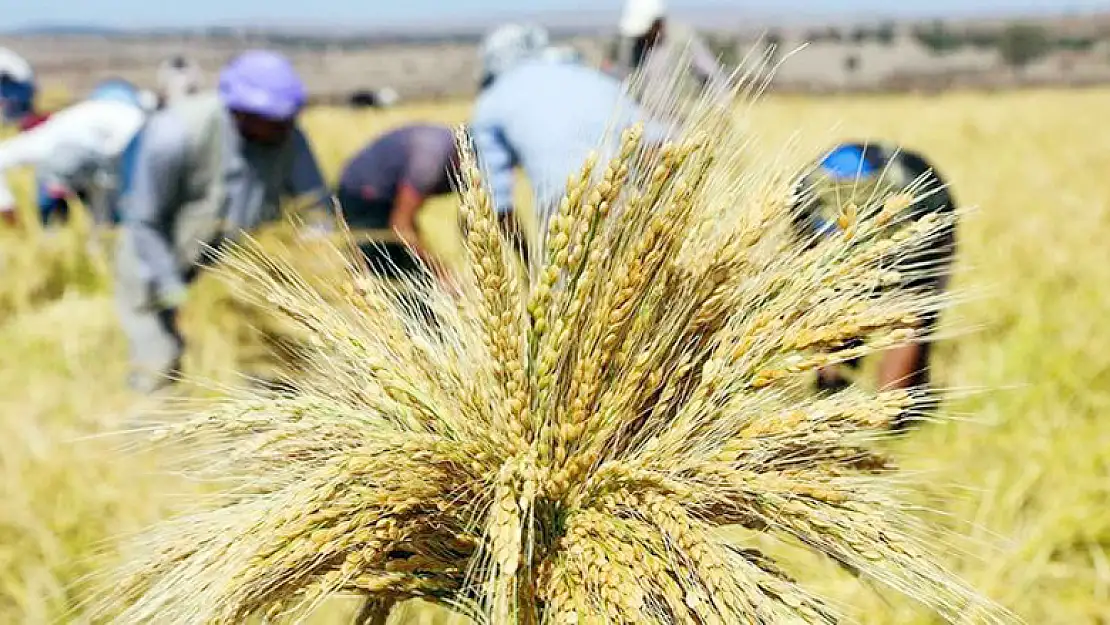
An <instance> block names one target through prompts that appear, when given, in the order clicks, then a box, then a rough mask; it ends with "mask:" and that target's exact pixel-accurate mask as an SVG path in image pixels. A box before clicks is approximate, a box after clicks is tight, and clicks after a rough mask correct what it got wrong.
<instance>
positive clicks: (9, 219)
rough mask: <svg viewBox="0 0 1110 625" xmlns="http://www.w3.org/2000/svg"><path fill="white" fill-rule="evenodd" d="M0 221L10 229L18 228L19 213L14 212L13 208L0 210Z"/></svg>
mask: <svg viewBox="0 0 1110 625" xmlns="http://www.w3.org/2000/svg"><path fill="white" fill-rule="evenodd" d="M0 219H2V220H3V221H4V224H6V225H7V226H9V227H11V228H15V227H18V226H19V213H18V212H17V211H16V210H15V207H14V206H10V207H7V208H0Z"/></svg>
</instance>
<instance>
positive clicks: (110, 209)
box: [0, 80, 147, 225]
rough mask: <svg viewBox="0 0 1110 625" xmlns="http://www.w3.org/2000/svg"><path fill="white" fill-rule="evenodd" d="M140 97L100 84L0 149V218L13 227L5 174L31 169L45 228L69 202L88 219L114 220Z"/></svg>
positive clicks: (143, 112) (140, 112)
mask: <svg viewBox="0 0 1110 625" xmlns="http://www.w3.org/2000/svg"><path fill="white" fill-rule="evenodd" d="M139 94H140V92H139V91H138V90H137V89H136V88H135V87H134V86H133V85H131V84H130V83H127V82H125V81H120V80H109V81H104V82H102V83H101V84H100V85H98V86H97V88H95V89H94V90H93V92H92V93H91V94H90V95H89V97H88V98H87V99H86V100H84V101H82V102H79V103H77V104H75V105H73V106H71V107H69V108H66V109H63V110H62V111H59V112H58V113H55V114H54V115H51V116H50V117H49V118H47V119H46V120H45V121H43V122H42V123H40V124H38V125H36V126H34V127H33V128H31V129H29V130H27V131H25V132H22V133H20V134H19V135H16V136H15V137H13V138H12V139H9V140H8V141H5V142H4V143H2V144H0V215H2V216H3V218H4V220H5V221H6V222H7V223H9V224H10V225H15V224H16V223H17V222H18V217H17V215H18V212H17V211H16V206H15V198H14V196H13V195H12V193H11V191H10V190H9V188H8V186H7V184H5V181H4V174H5V173H6V172H7V170H8V169H10V168H13V167H17V166H20V165H31V166H34V167H35V170H36V172H35V173H36V178H37V183H38V193H39V197H38V205H39V206H38V207H39V210H40V214H41V217H42V219H43V222H44V223H45V222H46V221H47V220H48V219H49V218H50V216H51V214H52V213H54V212H60V213H62V215H63V216H65V215H66V214H67V213H68V200H69V198H70V197H73V196H77V197H80V198H81V199H82V200H83V201H84V202H85V203H86V205H87V206H88V207H89V209H90V210H91V212H92V214H93V217H94V219H95V220H96V221H97V222H99V223H106V222H110V221H114V220H116V219H118V214H119V206H118V204H119V198H120V195H121V194H122V193H123V192H124V190H125V187H126V184H127V172H128V170H129V159H130V157H131V155H132V154H133V152H134V145H135V140H136V137H137V136H138V134H139V131H140V130H141V129H142V127H143V124H144V122H145V121H146V116H147V109H145V108H144V107H143V102H142V100H141V98H140V95H139Z"/></svg>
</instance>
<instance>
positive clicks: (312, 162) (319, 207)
mask: <svg viewBox="0 0 1110 625" xmlns="http://www.w3.org/2000/svg"><path fill="white" fill-rule="evenodd" d="M292 141H293V161H292V163H291V168H290V170H289V174H288V177H287V178H286V180H285V193H286V194H287V195H288V196H289V197H291V198H294V199H297V200H300V201H304V202H306V203H307V204H308V206H307V209H308V211H309V214H310V215H313V217H312V218H311V219H309V220H308V221H309V224H310V225H309V230H308V233H309V236H313V235H315V234H322V233H328V232H331V231H332V230H333V228H334V226H335V220H336V219H337V218H338V214H337V212H336V207H335V205H334V204H333V203H332V202H330V201H329V200H330V198H331V192H330V190H329V189H328V187H327V184H326V183H325V182H324V175H323V174H322V173H321V171H320V164H319V161H318V160H317V159H316V152H315V151H314V150H313V149H312V144H311V142H309V140H308V136H307V135H305V133H304V132H303V131H302V130H301V129H300V128H299V127H298V128H295V129H294V130H293V137H292ZM317 216H321V217H320V218H316V217H317Z"/></svg>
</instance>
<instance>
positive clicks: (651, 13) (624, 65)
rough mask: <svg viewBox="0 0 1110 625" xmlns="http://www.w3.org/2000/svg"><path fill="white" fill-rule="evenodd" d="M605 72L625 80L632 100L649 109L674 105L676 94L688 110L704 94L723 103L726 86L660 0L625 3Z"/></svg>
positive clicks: (709, 55)
mask: <svg viewBox="0 0 1110 625" xmlns="http://www.w3.org/2000/svg"><path fill="white" fill-rule="evenodd" d="M676 68H677V69H679V70H680V71H677V72H676ZM608 71H609V72H610V73H612V74H613V75H615V76H616V77H618V78H621V79H627V80H628V82H629V86H630V87H632V88H633V93H634V94H635V96H636V97H637V99H638V100H639V101H641V102H642V103H644V104H645V105H648V106H650V107H652V108H657V107H659V108H665V107H669V106H673V104H671V103H672V102H674V101H675V100H676V95H677V96H678V97H677V100H678V101H679V103H680V105H685V106H688V105H689V104H691V103H692V102H694V101H696V100H697V99H698V98H699V97H700V96H701V95H702V94H703V93H704V92H705V91H706V90H707V89H708V90H709V92H710V93H714V94H717V95H718V96H719V97H721V98H722V99H723V98H726V96H727V94H728V85H729V83H730V77H729V76H728V74H727V73H726V72H725V70H724V69H722V68H721V65H720V64H719V63H718V62H717V57H716V55H714V54H713V52H712V51H711V50H710V49H709V46H708V45H706V43H705V41H704V40H703V39H702V38H701V37H699V36H698V33H697V32H696V31H695V30H694V28H693V27H691V26H689V25H687V24H684V23H682V22H678V21H675V20H673V19H671V18H669V17H668V16H667V9H666V6H665V5H664V0H625V3H624V10H623V13H622V14H621V20H620V40H619V41H618V44H617V56H616V58H615V59H613V61H612V64H611V65H610V66H609V67H608ZM676 80H677V82H676ZM663 112H668V111H663ZM680 113H681V111H680Z"/></svg>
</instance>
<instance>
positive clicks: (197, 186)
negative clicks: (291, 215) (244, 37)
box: [116, 50, 328, 392]
mask: <svg viewBox="0 0 1110 625" xmlns="http://www.w3.org/2000/svg"><path fill="white" fill-rule="evenodd" d="M305 101H306V91H305V87H304V84H303V83H302V82H301V79H300V77H299V76H298V75H297V73H296V71H295V70H294V68H293V66H292V64H291V63H290V62H289V61H288V60H287V59H285V58H284V57H282V56H281V55H279V54H276V53H273V52H268V51H261V50H254V51H248V52H245V53H243V54H241V55H240V56H238V57H236V58H235V59H233V60H232V61H231V62H230V63H229V64H228V65H227V66H226V67H224V68H223V70H222V72H221V74H220V80H219V87H218V89H217V90H216V91H215V92H201V93H197V94H193V95H189V96H187V97H184V98H182V99H181V100H179V101H178V102H176V103H174V104H172V105H171V106H169V107H167V108H166V109H164V110H163V111H160V112H159V113H157V114H156V115H154V116H153V117H152V118H151V119H150V121H149V122H148V123H147V126H146V127H145V128H144V130H143V132H142V135H141V136H140V138H139V147H138V150H139V151H138V156H137V158H136V161H135V165H134V169H133V171H132V172H130V173H131V185H130V186H131V188H130V193H129V195H128V197H127V198H126V199H125V203H124V206H123V213H124V215H123V228H122V236H121V237H120V247H119V254H118V263H117V278H118V281H117V297H116V299H117V304H118V307H119V314H120V317H121V322H122V324H123V328H124V331H125V333H126V335H127V338H128V342H129V343H130V352H131V361H132V374H131V385H132V387H133V388H134V389H135V390H138V391H140V392H153V391H155V390H157V389H159V388H161V387H163V386H165V385H166V384H167V383H170V382H172V381H173V378H175V377H176V376H177V375H178V374H179V372H180V369H181V356H182V353H183V348H184V341H183V339H182V337H181V335H180V333H179V332H178V327H177V311H178V310H179V309H180V307H181V305H182V304H183V303H184V302H185V299H186V296H187V294H188V288H187V287H188V285H189V284H190V283H191V282H192V281H193V280H194V278H195V277H196V275H197V273H198V271H199V269H200V268H201V267H203V266H205V265H206V264H208V263H209V262H210V261H211V260H212V250H219V249H220V247H221V245H223V244H224V243H225V242H226V241H228V240H230V239H233V238H235V237H236V236H237V235H238V234H239V233H241V232H243V231H250V230H253V229H255V228H257V227H258V226H259V225H261V224H263V223H265V222H268V221H273V220H275V219H277V218H278V217H279V216H280V203H281V201H282V199H283V198H304V197H308V198H311V199H312V200H314V201H315V202H317V203H320V204H323V203H324V202H325V201H326V199H327V198H328V192H327V191H326V186H325V184H324V181H323V177H322V176H321V174H320V169H319V167H318V166H317V162H316V158H315V156H314V155H313V152H312V149H311V148H310V146H309V143H308V141H307V139H306V138H305V136H304V134H303V133H302V132H301V131H300V129H299V128H298V126H297V116H298V114H299V113H300V112H301V109H302V108H303V107H304V106H305Z"/></svg>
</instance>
